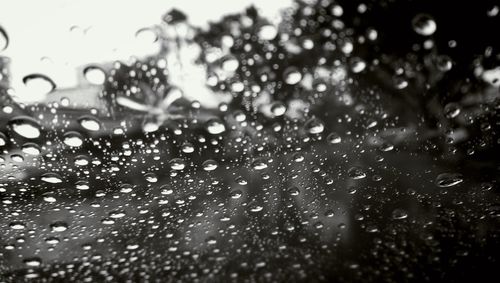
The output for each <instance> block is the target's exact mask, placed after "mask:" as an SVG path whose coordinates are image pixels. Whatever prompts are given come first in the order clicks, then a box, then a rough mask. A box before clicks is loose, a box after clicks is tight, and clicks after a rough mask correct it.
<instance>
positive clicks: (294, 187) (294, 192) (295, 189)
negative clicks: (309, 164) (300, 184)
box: [288, 186, 300, 196]
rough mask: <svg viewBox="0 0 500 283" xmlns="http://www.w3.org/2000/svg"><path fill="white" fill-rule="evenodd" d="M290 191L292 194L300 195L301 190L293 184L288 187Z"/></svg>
mask: <svg viewBox="0 0 500 283" xmlns="http://www.w3.org/2000/svg"><path fill="white" fill-rule="evenodd" d="M288 193H289V194H290V195H291V196H298V195H299V194H300V190H299V188H297V187H296V186H292V187H290V188H288Z"/></svg>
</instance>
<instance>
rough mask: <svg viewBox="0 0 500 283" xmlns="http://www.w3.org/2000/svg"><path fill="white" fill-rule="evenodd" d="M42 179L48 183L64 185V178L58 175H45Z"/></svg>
mask: <svg viewBox="0 0 500 283" xmlns="http://www.w3.org/2000/svg"><path fill="white" fill-rule="evenodd" d="M40 179H41V180H42V181H44V182H46V183H51V184H59V183H62V178H61V176H59V175H58V174H56V173H45V174H43V175H42V176H41V177H40Z"/></svg>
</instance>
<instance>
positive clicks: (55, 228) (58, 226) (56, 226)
mask: <svg viewBox="0 0 500 283" xmlns="http://www.w3.org/2000/svg"><path fill="white" fill-rule="evenodd" d="M50 229H51V230H52V232H64V231H66V230H67V229H68V224H67V223H66V222H64V221H56V222H54V223H52V224H50Z"/></svg>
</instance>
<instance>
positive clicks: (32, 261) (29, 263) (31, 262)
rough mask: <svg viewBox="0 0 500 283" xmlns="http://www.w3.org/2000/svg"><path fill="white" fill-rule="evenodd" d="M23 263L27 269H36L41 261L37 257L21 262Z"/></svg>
mask: <svg viewBox="0 0 500 283" xmlns="http://www.w3.org/2000/svg"><path fill="white" fill-rule="evenodd" d="M23 262H24V264H26V266H28V267H38V266H40V265H42V260H41V259H40V258H39V257H29V258H26V259H25V260H23Z"/></svg>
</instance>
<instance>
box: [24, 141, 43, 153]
mask: <svg viewBox="0 0 500 283" xmlns="http://www.w3.org/2000/svg"><path fill="white" fill-rule="evenodd" d="M22 151H23V152H24V153H26V154H29V155H35V156H36V155H39V154H40V152H41V150H40V146H38V145H37V144H35V143H31V142H28V143H25V144H23V147H22Z"/></svg>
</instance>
